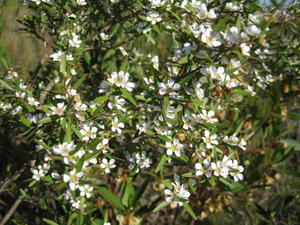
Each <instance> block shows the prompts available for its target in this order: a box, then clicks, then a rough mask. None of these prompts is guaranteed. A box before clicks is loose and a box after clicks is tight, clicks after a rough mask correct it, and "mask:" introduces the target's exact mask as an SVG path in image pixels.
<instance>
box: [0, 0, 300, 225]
mask: <svg viewBox="0 0 300 225" xmlns="http://www.w3.org/2000/svg"><path fill="white" fill-rule="evenodd" d="M0 4H1V13H0V16H1V18H0V32H1V33H0V61H1V65H0V73H4V72H5V71H7V69H9V68H10V67H11V66H12V65H14V66H15V67H18V68H19V71H21V74H22V71H32V73H34V70H35V69H36V68H37V67H38V63H39V60H38V59H39V58H41V57H42V55H43V52H42V43H40V42H39V40H38V39H36V38H34V37H32V36H30V35H29V34H28V33H24V32H22V28H23V26H22V25H20V23H18V22H17V20H18V19H21V18H22V17H23V15H24V14H26V13H28V11H27V10H25V9H24V8H23V6H22V5H21V4H19V3H17V1H13V0H9V1H5V0H2V2H1V0H0ZM298 22H299V21H298ZM299 27H300V26H299ZM297 79H299V77H298V78H297ZM277 88H278V92H281V91H283V93H284V95H283V96H281V97H282V98H284V99H285V101H286V105H285V106H284V107H283V108H282V109H281V111H280V112H278V111H277V112H274V111H272V110H269V109H270V108H271V106H272V105H273V104H277V103H278V102H276V100H274V99H271V98H268V97H266V98H265V99H264V102H260V103H254V104H253V107H256V110H257V113H260V114H261V115H260V116H262V117H265V118H266V122H265V124H264V125H263V126H262V128H261V130H259V131H258V132H257V135H256V137H255V138H254V141H253V142H252V143H251V154H252V157H251V158H250V157H249V159H248V161H247V163H248V165H247V166H248V169H247V177H246V178H245V180H247V181H248V182H249V183H248V187H247V188H245V189H244V190H242V191H239V190H232V191H231V192H222V191H221V190H220V192H219V193H214V194H211V197H209V198H208V197H207V196H205V198H203V199H206V201H207V202H206V203H203V205H205V207H208V209H207V210H206V213H203V215H202V218H203V221H202V223H201V224H220V225H221V224H222V225H223V224H241V225H242V224H250V225H252V224H276V225H277V224H280V225H281V224H282V225H286V224H291V225H294V224H295V225H296V224H299V221H300V152H299V151H300V147H299V145H298V143H296V142H295V143H294V142H292V144H291V141H287V143H288V144H291V145H294V148H290V147H288V146H287V145H284V144H279V143H278V139H280V138H284V139H289V140H290V139H294V140H298V141H300V121H299V119H300V116H299V110H300V109H299V95H300V89H299V82H297V81H291V82H287V83H286V84H285V85H283V86H278V87H277ZM290 109H292V110H290ZM274 113H276V114H277V115H278V116H280V117H281V118H280V119H284V120H285V124H284V126H283V127H278V126H277V125H276V123H277V122H278V121H276V120H268V118H269V117H270V115H271V114H274ZM7 119H8V118H6V116H5V114H1V112H0V125H1V128H0V221H1V220H2V221H3V222H4V221H5V220H6V218H8V217H10V218H9V221H8V222H7V223H6V224H20V225H23V224H29V225H32V224H44V223H45V221H42V218H52V219H53V220H55V221H65V218H66V217H68V218H72V215H70V213H69V212H68V210H67V208H66V207H65V206H64V205H60V204H59V203H58V199H55V196H54V195H52V194H51V192H50V191H49V192H48V195H47V196H44V195H39V193H38V192H34V193H33V192H32V190H30V189H29V188H28V185H29V183H30V182H31V177H32V174H31V172H30V170H29V168H30V167H31V164H34V163H35V160H34V146H33V145H31V144H29V143H28V142H27V140H26V139H25V138H24V137H22V135H17V133H16V129H15V127H13V126H12V125H11V124H12V123H10V121H7ZM245 126H246V124H245ZM248 126H251V124H250V123H249V124H248ZM249 129H251V128H249ZM282 130H285V132H284V133H282ZM279 145H280V146H279ZM251 182H253V183H251ZM45 188H48V187H47V186H45ZM146 194H147V193H146ZM207 194H209V192H208V193H207ZM101 204H102V203H101V202H99V207H101ZM199 207H200V208H201V206H199ZM184 213H185V212H184V211H181V209H179V210H176V212H173V211H172V212H171V211H168V209H166V210H163V211H162V212H158V213H154V214H152V215H151V216H150V217H149V218H145V220H144V223H145V224H151V221H154V220H156V221H157V222H156V224H175V221H176V217H177V216H178V215H180V214H181V215H182V216H184V215H183V214H184ZM73 217H74V216H73ZM69 221H70V222H69V223H68V224H73V223H72V220H71V219H70V220H69ZM0 224H1V225H2V224H4V223H0ZM61 224H64V222H61ZM194 224H197V223H194ZM199 224H200V223H199Z"/></svg>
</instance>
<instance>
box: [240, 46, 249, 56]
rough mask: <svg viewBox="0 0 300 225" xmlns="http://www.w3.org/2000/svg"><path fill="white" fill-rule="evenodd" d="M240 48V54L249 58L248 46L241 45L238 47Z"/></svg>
mask: <svg viewBox="0 0 300 225" xmlns="http://www.w3.org/2000/svg"><path fill="white" fill-rule="evenodd" d="M240 48H241V50H242V53H243V54H244V55H246V56H250V46H249V45H247V44H246V43H242V44H241V45H240Z"/></svg>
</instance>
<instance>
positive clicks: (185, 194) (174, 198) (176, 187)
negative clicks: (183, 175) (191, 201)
mask: <svg viewBox="0 0 300 225" xmlns="http://www.w3.org/2000/svg"><path fill="white" fill-rule="evenodd" d="M172 185H173V190H169V189H166V190H165V191H164V194H165V195H166V202H167V203H171V207H172V208H175V207H177V206H182V205H183V202H182V200H181V199H184V200H188V198H189V197H190V195H191V194H190V192H189V191H188V190H187V184H180V182H179V180H178V179H176V180H175V182H173V183H172Z"/></svg>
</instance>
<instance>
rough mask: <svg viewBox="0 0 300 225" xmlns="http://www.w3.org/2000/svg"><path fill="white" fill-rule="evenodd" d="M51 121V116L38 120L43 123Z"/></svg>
mask: <svg viewBox="0 0 300 225" xmlns="http://www.w3.org/2000/svg"><path fill="white" fill-rule="evenodd" d="M50 122H52V119H51V118H50V117H47V118H43V119H41V120H39V121H38V123H41V124H45V123H50Z"/></svg>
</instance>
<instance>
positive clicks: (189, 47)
mask: <svg viewBox="0 0 300 225" xmlns="http://www.w3.org/2000/svg"><path fill="white" fill-rule="evenodd" d="M196 49H197V45H196V44H195V43H194V42H193V44H192V45H191V43H189V42H187V43H184V44H183V49H182V50H183V53H184V54H185V55H188V54H190V53H191V52H192V51H194V50H196Z"/></svg>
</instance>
